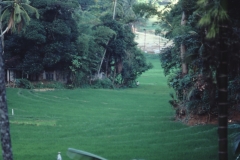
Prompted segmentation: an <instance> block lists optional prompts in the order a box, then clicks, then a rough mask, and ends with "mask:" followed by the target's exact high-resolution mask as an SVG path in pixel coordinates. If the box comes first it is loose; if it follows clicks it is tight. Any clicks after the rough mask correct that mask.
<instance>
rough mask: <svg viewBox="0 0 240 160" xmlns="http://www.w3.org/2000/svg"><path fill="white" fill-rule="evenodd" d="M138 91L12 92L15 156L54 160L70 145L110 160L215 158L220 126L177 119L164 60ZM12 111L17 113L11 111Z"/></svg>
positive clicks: (142, 80) (155, 62)
mask: <svg viewBox="0 0 240 160" xmlns="http://www.w3.org/2000/svg"><path fill="white" fill-rule="evenodd" d="M148 60H149V61H151V62H152V63H153V65H154V68H153V69H151V70H149V71H148V72H146V73H144V74H143V75H142V76H141V77H140V78H139V79H138V80H139V82H140V86H139V87H138V88H133V89H120V90H106V89H97V90H96V89H75V90H55V91H47V92H36V91H31V90H24V89H12V88H9V89H8V90H7V98H8V105H9V111H11V109H14V111H15V115H14V116H12V115H11V116H10V121H11V134H12V142H13V152H14V158H15V159H16V160H26V159H33V160H54V159H56V156H57V152H58V151H61V152H62V157H63V159H64V160H69V158H68V157H67V156H66V151H67V148H69V147H70V148H76V149H81V150H85V151H88V152H92V153H95V154H98V155H100V156H102V157H105V158H107V159H109V160H133V159H142V160H203V159H204V160H213V159H216V156H217V131H216V126H213V125H206V126H186V125H183V124H181V123H179V122H175V121H174V120H173V116H174V111H173V110H172V108H171V107H170V105H169V104H168V100H169V98H170V97H169V92H170V91H171V90H170V89H169V88H168V86H166V78H165V77H164V75H163V73H162V69H161V68H160V64H159V61H158V58H157V57H156V56H155V57H148ZM10 113H11V112H10Z"/></svg>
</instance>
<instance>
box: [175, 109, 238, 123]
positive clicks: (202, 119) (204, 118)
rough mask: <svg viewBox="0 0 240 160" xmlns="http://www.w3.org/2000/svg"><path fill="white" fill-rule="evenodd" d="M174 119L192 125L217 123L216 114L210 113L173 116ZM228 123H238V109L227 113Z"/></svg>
mask: <svg viewBox="0 0 240 160" xmlns="http://www.w3.org/2000/svg"><path fill="white" fill-rule="evenodd" d="M175 120H176V121H182V122H183V123H185V124H187V125H189V126H194V125H205V124H218V116H217V115H212V114H204V115H188V116H182V117H178V116H176V118H175ZM228 123H229V124H231V123H240V111H236V110H231V111H229V115H228Z"/></svg>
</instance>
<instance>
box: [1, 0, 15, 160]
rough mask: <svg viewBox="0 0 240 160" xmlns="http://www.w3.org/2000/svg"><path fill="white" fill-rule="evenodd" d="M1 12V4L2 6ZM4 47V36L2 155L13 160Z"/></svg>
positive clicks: (8, 159)
mask: <svg viewBox="0 0 240 160" xmlns="http://www.w3.org/2000/svg"><path fill="white" fill-rule="evenodd" d="M0 2H1V1H0ZM0 12H1V6H0ZM0 27H2V26H1V24H0ZM2 53H3V48H2V38H0V126H1V144H2V156H3V159H4V160H12V159H13V156H12V147H11V138H10V127H9V119H8V107H7V98H6V88H5V75H4V68H3V65H4V64H3V56H2V55H3V54H2Z"/></svg>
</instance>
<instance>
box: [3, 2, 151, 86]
mask: <svg viewBox="0 0 240 160" xmlns="http://www.w3.org/2000/svg"><path fill="white" fill-rule="evenodd" d="M109 2H110V1H109ZM134 2H135V1H121V0H119V1H118V3H117V4H116V11H115V12H116V16H115V17H116V19H113V18H112V14H113V9H112V8H113V4H112V3H108V2H106V1H85V0H67V1H56V0H43V1H38V0H32V1H31V5H32V6H33V7H35V8H37V9H38V12H39V15H40V17H39V19H34V18H32V19H31V23H30V24H29V25H28V26H27V28H26V30H25V32H20V33H19V34H12V33H8V34H7V35H6V36H5V54H4V58H5V62H6V64H5V68H14V69H16V70H19V71H22V72H23V76H24V77H25V78H27V75H31V74H32V75H33V74H35V75H37V74H40V73H42V72H43V71H45V70H51V71H54V70H61V71H62V72H64V73H65V74H66V75H67V79H68V83H70V84H71V85H73V86H75V87H80V86H85V85H89V84H92V81H95V80H97V79H99V74H102V73H104V78H105V79H107V81H111V83H110V84H111V85H115V84H117V86H133V85H134V84H135V80H136V78H137V77H138V76H139V75H141V73H142V72H144V71H146V70H147V69H149V68H150V67H151V65H149V64H147V63H146V60H145V57H144V56H143V54H142V53H141V51H140V50H138V49H137V47H136V45H137V44H136V43H135V42H134V34H133V33H132V31H131V22H132V21H133V20H134V16H135V14H134V12H133V10H132V9H131V5H133V4H134ZM129 6H130V7H129Z"/></svg>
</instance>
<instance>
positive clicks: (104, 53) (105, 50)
mask: <svg viewBox="0 0 240 160" xmlns="http://www.w3.org/2000/svg"><path fill="white" fill-rule="evenodd" d="M108 42H109V41H108ZM108 42H107V43H106V45H108ZM106 52H107V49H104V52H103V56H102V59H101V62H100V66H99V68H98V76H99V74H100V70H101V68H102V63H103V60H104V58H105V55H106Z"/></svg>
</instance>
